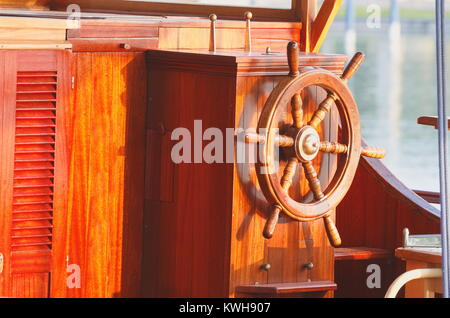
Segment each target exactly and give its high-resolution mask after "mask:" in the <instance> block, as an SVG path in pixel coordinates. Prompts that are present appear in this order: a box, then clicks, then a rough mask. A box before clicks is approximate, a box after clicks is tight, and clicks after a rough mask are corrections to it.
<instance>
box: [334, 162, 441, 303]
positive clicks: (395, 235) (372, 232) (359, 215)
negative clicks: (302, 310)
mask: <svg viewBox="0 0 450 318" xmlns="http://www.w3.org/2000/svg"><path fill="white" fill-rule="evenodd" d="M337 226H338V228H339V231H340V233H341V237H342V242H343V246H344V247H355V246H364V247H374V248H381V249H386V250H388V251H390V252H391V255H394V251H395V249H396V248H398V247H401V246H402V245H403V242H402V233H403V229H404V228H405V227H407V228H408V229H409V230H410V233H411V234H434V233H439V232H440V228H439V211H438V210H437V209H435V208H434V207H432V206H431V205H430V204H428V203H427V202H425V201H424V200H423V199H422V198H420V197H419V196H417V195H416V194H415V193H413V192H412V191H411V190H410V189H408V188H407V187H406V186H405V185H404V184H403V183H402V182H400V181H399V180H398V179H397V178H396V177H395V176H394V175H393V174H392V173H391V172H390V171H389V170H388V169H387V168H386V167H385V166H384V165H383V164H382V163H381V162H378V161H377V160H376V159H367V158H362V159H361V161H360V163H359V166H358V170H357V173H356V176H355V179H354V181H353V184H352V186H351V188H350V191H349V192H348V194H347V196H346V197H345V199H344V200H343V201H342V203H341V204H340V205H339V206H338V208H337ZM369 264H379V265H380V266H381V275H382V280H383V284H382V288H381V289H374V290H369V289H368V288H367V286H366V278H367V276H368V275H369V274H368V273H367V272H366V269H367V265H369ZM402 272H404V263H403V262H402V261H400V260H398V259H395V258H394V257H392V258H390V259H384V260H371V261H368V262H360V261H345V262H341V261H339V262H336V275H337V277H336V281H337V282H338V284H339V283H340V284H339V286H338V290H337V292H336V296H337V297H383V296H384V294H385V292H386V290H387V288H388V287H389V285H390V284H391V283H392V281H393V280H394V279H395V278H396V277H397V276H398V275H400V274H401V273H402Z"/></svg>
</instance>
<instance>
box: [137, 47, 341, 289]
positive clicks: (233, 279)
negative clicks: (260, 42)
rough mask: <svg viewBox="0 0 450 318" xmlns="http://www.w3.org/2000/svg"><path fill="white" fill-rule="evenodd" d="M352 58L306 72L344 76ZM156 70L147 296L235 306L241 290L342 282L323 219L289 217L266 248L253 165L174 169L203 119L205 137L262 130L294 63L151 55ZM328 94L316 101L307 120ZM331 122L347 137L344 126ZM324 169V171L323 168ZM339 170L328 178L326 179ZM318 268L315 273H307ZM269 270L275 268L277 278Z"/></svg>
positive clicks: (318, 61) (323, 62)
mask: <svg viewBox="0 0 450 318" xmlns="http://www.w3.org/2000/svg"><path fill="white" fill-rule="evenodd" d="M345 59H346V58H345V57H343V56H302V57H301V59H300V60H301V63H300V64H301V66H305V65H316V66H323V67H325V68H328V69H329V70H332V71H335V72H339V71H340V70H342V68H343V63H344V61H345ZM148 67H149V73H150V75H149V95H150V96H149V97H150V99H149V100H150V106H149V112H148V124H147V125H148V126H147V127H148V129H149V131H148V152H147V156H148V157H147V184H146V209H145V229H146V230H145V235H144V263H143V268H144V271H143V275H144V278H143V291H144V295H145V296H157V297H188V296H192V297H227V296H235V287H236V286H238V285H246V284H255V283H257V282H259V283H288V282H299V281H300V282H301V281H307V280H308V279H311V280H313V281H319V280H322V281H323V280H333V261H334V260H333V250H332V248H331V246H330V245H329V243H328V239H327V237H326V233H325V231H324V229H323V221H322V220H319V221H316V222H314V223H299V222H297V221H292V220H289V219H287V218H286V217H284V216H282V217H281V218H280V222H279V224H278V226H277V229H276V232H275V235H274V237H273V238H272V239H271V240H269V241H266V240H264V239H263V237H262V232H263V227H264V223H265V220H266V217H267V215H266V209H267V208H268V204H267V202H266V200H265V198H264V197H263V196H262V194H261V192H260V190H259V188H258V185H257V181H256V175H255V172H254V166H253V165H246V164H234V165H233V164H209V165H208V164H180V165H174V164H170V163H169V162H168V161H169V160H170V149H171V147H172V145H173V144H175V141H170V135H171V132H172V131H173V130H174V129H175V128H178V127H186V128H188V129H189V130H190V131H193V121H194V119H202V120H203V129H206V128H209V127H217V128H219V129H221V130H222V131H225V128H233V127H235V128H250V127H251V128H255V127H256V124H257V121H258V116H259V113H260V112H261V110H262V107H263V106H264V103H265V101H266V99H267V97H268V95H269V94H270V92H271V91H272V90H273V88H274V87H275V85H276V84H277V83H278V82H279V80H280V79H281V78H282V77H281V76H280V75H281V74H283V75H284V76H286V75H287V74H288V66H287V60H286V56H285V55H284V56H275V57H272V56H261V55H259V54H253V55H250V56H249V55H245V56H244V54H242V53H239V52H236V53H235V54H234V53H233V54H230V53H216V54H215V55H212V54H210V53H208V52H205V51H203V52H200V51H199V52H192V53H184V52H177V51H173V52H163V51H151V52H149V64H148ZM324 94H325V92H322V91H320V92H319V89H316V90H314V89H313V90H312V91H311V92H310V93H309V94H308V96H310V97H309V98H310V99H309V100H308V99H305V105H306V107H305V110H306V111H305V120H306V119H309V117H310V116H311V114H312V112H313V110H314V109H315V108H314V107H315V106H317V103H318V102H320V101H322V98H323V95H324ZM200 96H201V97H200ZM282 114H283V115H282V117H280V121H281V120H282V119H283V120H286V119H289V120H290V118H291V117H290V116H291V115H290V112H282ZM283 116H287V117H286V118H284V117H283ZM326 123H327V125H329V126H334V127H335V128H336V129H337V125H336V122H334V123H333V124H331V122H330V121H326ZM325 128H326V129H325ZM325 128H322V129H321V131H323V133H327V134H330V133H331V132H330V131H331V129H330V128H329V127H325ZM325 131H326V132H325ZM314 164H315V165H316V167H317V168H318V170H319V168H321V162H320V161H318V162H315V163H314ZM163 165H166V168H164V169H163V168H162V167H163ZM329 166H332V164H331V163H329V162H328V161H327V164H326V167H324V168H323V169H320V170H322V175H323V174H324V175H325V177H324V179H325V180H328V173H329ZM164 170H166V171H164ZM320 170H319V171H320ZM322 177H323V176H322ZM166 178H169V179H168V180H165V179H166ZM296 180H297V182H298V181H299V180H298V177H297V179H296ZM305 182H306V181H304V180H303V181H302V183H303V187H304V185H305ZM300 187H301V186H300ZM304 188H305V187H304ZM299 190H300V191H299V193H300V192H301V188H300V189H299ZM310 261H313V262H314V268H313V269H312V270H307V269H306V267H305V266H304V265H305V264H306V263H308V262H310ZM264 264H271V268H270V269H269V271H266V270H264V269H263V267H262V265H264ZM331 294H332V293H328V294H327V295H328V296H330V295H331Z"/></svg>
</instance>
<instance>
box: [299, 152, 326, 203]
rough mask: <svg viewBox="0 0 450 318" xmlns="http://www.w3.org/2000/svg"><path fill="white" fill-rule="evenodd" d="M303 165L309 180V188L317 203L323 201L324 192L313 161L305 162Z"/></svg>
mask: <svg viewBox="0 0 450 318" xmlns="http://www.w3.org/2000/svg"><path fill="white" fill-rule="evenodd" d="M302 165H303V169H304V171H305V177H306V180H308V184H309V188H310V189H311V192H312V193H313V195H314V199H316V200H317V201H320V200H322V199H323V198H324V197H325V195H324V194H323V192H322V186H321V185H320V181H319V177H318V176H317V172H316V169H314V166H313V165H312V162H311V161H307V162H303V163H302Z"/></svg>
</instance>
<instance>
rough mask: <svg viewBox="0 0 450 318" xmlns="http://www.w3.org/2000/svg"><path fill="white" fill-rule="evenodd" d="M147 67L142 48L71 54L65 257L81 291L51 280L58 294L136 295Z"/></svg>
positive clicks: (141, 207) (142, 198) (138, 281)
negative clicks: (75, 270)
mask: <svg viewBox="0 0 450 318" xmlns="http://www.w3.org/2000/svg"><path fill="white" fill-rule="evenodd" d="M145 69H146V67H145V59H144V55H143V54H142V53H76V54H74V62H73V75H74V76H75V82H74V88H73V90H72V94H71V104H70V110H69V114H70V116H69V118H70V125H69V131H68V132H67V133H68V136H69V137H70V144H71V151H70V153H69V155H70V163H69V164H70V165H69V176H68V182H69V185H68V192H69V199H68V209H67V219H66V222H67V233H66V234H65V235H66V236H67V239H66V241H67V245H66V247H65V257H67V263H68V264H76V265H78V266H80V269H81V288H68V287H66V285H65V284H64V285H58V286H55V285H54V286H53V295H54V296H55V297H133V296H134V297H136V296H138V295H139V286H140V269H141V239H142V237H141V233H142V230H141V228H142V212H143V204H144V195H143V191H144V166H145V164H144V162H145V147H146V141H145V114H146V76H145V73H146V70H145ZM66 275H67V274H66Z"/></svg>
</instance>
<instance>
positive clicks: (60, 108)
mask: <svg viewBox="0 0 450 318" xmlns="http://www.w3.org/2000/svg"><path fill="white" fill-rule="evenodd" d="M56 64H57V72H58V91H57V101H56V104H57V112H56V148H55V172H54V173H55V180H54V203H53V211H54V212H53V225H54V231H53V254H52V269H53V271H52V275H51V288H50V292H51V296H55V297H58V296H59V295H61V293H63V292H64V291H65V288H66V284H67V282H66V278H67V272H66V270H67V260H66V256H67V244H66V242H67V238H68V235H67V234H68V233H67V223H68V222H69V218H68V216H67V211H68V209H67V198H68V180H69V159H70V158H69V154H70V141H71V135H70V127H71V122H70V116H68V114H69V110H70V89H71V88H70V84H71V53H70V52H68V51H61V52H59V53H58V54H57V61H56Z"/></svg>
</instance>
